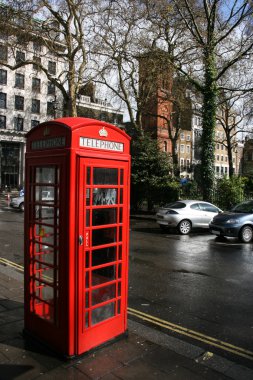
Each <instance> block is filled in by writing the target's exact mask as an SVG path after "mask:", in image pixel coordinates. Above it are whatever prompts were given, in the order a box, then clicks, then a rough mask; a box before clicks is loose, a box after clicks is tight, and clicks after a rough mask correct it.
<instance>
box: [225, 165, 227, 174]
mask: <svg viewBox="0 0 253 380" xmlns="http://www.w3.org/2000/svg"><path fill="white" fill-rule="evenodd" d="M225 174H228V168H227V166H225Z"/></svg>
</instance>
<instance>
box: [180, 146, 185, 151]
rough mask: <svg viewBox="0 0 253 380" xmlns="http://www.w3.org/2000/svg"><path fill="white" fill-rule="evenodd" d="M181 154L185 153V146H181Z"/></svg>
mask: <svg viewBox="0 0 253 380" xmlns="http://www.w3.org/2000/svg"><path fill="white" fill-rule="evenodd" d="M180 152H181V153H184V145H180Z"/></svg>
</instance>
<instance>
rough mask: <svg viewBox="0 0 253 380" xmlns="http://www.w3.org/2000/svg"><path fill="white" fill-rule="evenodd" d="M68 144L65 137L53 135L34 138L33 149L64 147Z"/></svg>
mask: <svg viewBox="0 0 253 380" xmlns="http://www.w3.org/2000/svg"><path fill="white" fill-rule="evenodd" d="M65 146H66V138H65V137H53V138H51V139H45V140H34V141H32V143H31V148H32V150H42V149H52V148H64V147H65Z"/></svg>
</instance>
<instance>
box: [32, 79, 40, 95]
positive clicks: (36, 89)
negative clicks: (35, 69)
mask: <svg viewBox="0 0 253 380" xmlns="http://www.w3.org/2000/svg"><path fill="white" fill-rule="evenodd" d="M32 90H33V91H34V92H40V79H39V78H32Z"/></svg>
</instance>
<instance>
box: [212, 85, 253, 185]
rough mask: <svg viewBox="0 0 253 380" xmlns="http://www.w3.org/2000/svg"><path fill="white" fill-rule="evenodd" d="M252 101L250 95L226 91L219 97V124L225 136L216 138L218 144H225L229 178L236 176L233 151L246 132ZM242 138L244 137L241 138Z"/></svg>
mask: <svg viewBox="0 0 253 380" xmlns="http://www.w3.org/2000/svg"><path fill="white" fill-rule="evenodd" d="M251 105H252V99H251V98H250V96H249V94H248V93H247V94H239V93H238V92H237V93H236V94H235V93H233V92H230V93H229V92H228V91H226V92H225V93H223V94H222V95H220V96H219V102H218V112H217V115H216V119H217V123H218V124H219V125H220V126H222V128H223V131H224V134H223V136H222V137H219V136H217V137H216V138H215V142H216V143H220V144H223V145H224V146H225V148H226V150H227V154H228V164H229V177H232V176H233V175H234V168H233V151H235V150H236V148H237V144H238V135H239V134H241V135H242V133H243V132H246V129H245V127H246V125H247V121H248V120H249V117H250V113H251ZM241 138H242V137H241Z"/></svg>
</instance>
